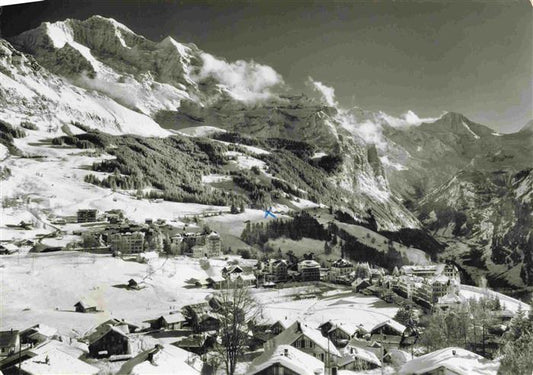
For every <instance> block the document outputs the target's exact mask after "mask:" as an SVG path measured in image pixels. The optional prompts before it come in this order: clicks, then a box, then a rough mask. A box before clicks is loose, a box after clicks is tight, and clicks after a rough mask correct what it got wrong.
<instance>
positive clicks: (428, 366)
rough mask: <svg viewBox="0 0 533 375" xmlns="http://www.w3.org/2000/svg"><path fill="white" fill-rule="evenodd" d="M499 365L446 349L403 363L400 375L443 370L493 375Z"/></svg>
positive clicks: (471, 354)
mask: <svg viewBox="0 0 533 375" xmlns="http://www.w3.org/2000/svg"><path fill="white" fill-rule="evenodd" d="M499 367H500V363H499V362H497V361H491V360H489V359H486V358H484V357H482V356H480V355H478V354H475V353H472V352H471V351H468V350H465V349H462V348H457V347H448V348H444V349H440V350H437V351H434V352H431V353H428V354H426V355H423V356H420V357H418V358H415V359H413V360H411V361H409V362H407V363H405V364H404V365H403V366H402V368H401V369H400V374H425V373H428V372H431V371H434V370H436V369H438V368H444V369H447V370H448V371H451V372H453V373H455V374H459V375H469V374H477V375H495V374H497V372H498V368H499Z"/></svg>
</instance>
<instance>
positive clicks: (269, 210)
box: [265, 207, 276, 219]
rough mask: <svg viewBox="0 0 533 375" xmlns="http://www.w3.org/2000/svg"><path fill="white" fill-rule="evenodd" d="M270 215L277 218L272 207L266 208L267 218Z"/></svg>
mask: <svg viewBox="0 0 533 375" xmlns="http://www.w3.org/2000/svg"><path fill="white" fill-rule="evenodd" d="M269 216H272V217H273V218H274V219H275V218H276V215H274V214H273V213H272V207H270V208H269V209H268V210H265V219H266V218H268V217H269Z"/></svg>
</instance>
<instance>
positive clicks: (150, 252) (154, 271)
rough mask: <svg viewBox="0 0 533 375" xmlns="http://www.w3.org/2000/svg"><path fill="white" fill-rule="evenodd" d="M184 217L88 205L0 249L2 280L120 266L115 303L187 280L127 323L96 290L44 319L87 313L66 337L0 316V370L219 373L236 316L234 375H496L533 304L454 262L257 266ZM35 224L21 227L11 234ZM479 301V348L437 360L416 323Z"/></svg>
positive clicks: (268, 262)
mask: <svg viewBox="0 0 533 375" xmlns="http://www.w3.org/2000/svg"><path fill="white" fill-rule="evenodd" d="M183 221H185V220H183ZM187 221H190V224H185V225H183V226H182V227H181V228H180V227H178V226H177V225H171V224H170V223H167V222H166V221H165V220H161V219H156V220H152V219H146V220H145V222H144V223H135V222H131V221H129V220H127V219H126V218H125V217H124V215H123V213H122V212H121V211H120V210H111V211H107V212H104V213H100V212H98V211H97V210H95V209H80V210H78V211H77V215H76V216H75V217H57V218H54V219H53V220H52V221H51V225H53V226H54V228H56V230H55V231H54V232H52V234H51V235H46V236H39V238H35V239H34V240H29V239H25V240H19V241H9V242H3V243H2V244H0V250H1V252H2V254H4V255H2V258H3V259H2V260H10V261H11V262H10V263H9V262H4V263H2V272H3V274H4V273H5V272H6V268H7V267H9V266H10V265H12V266H13V268H15V267H17V266H18V265H20V262H21V258H20V257H21V255H22V256H23V259H24V260H26V261H28V260H29V259H31V268H30V270H29V271H25V274H28V275H29V276H30V277H31V276H32V275H35V274H38V273H39V271H35V262H36V261H37V262H39V261H43V262H48V261H52V260H53V258H52V257H54V256H60V255H64V254H65V255H68V254H77V255H79V256H83V257H84V258H83V259H90V261H88V262H86V263H87V264H83V262H81V261H79V260H78V261H77V263H74V265H73V267H74V268H75V269H74V270H73V272H79V273H80V274H81V272H82V271H81V267H84V269H85V268H86V269H87V270H90V269H91V266H92V267H99V266H100V265H102V267H104V266H103V265H104V264H106V265H105V267H109V265H107V263H104V262H114V263H113V264H114V265H115V266H113V267H110V268H109V273H110V275H109V277H110V278H112V279H113V280H115V279H116V277H118V276H117V275H118V273H119V271H118V269H119V268H122V267H135V270H136V272H125V273H124V276H122V274H121V276H120V277H122V278H121V279H120V281H121V283H120V284H115V285H112V286H111V288H107V287H106V288H107V289H106V291H108V290H113V293H116V292H122V291H124V292H126V291H127V292H129V293H138V294H139V295H143V296H145V297H143V298H145V299H146V300H148V298H153V296H152V295H153V294H154V293H156V294H159V293H161V291H158V289H156V288H161V285H162V284H164V283H163V282H159V281H158V280H159V279H158V278H162V277H163V276H166V277H167V278H169V280H170V279H173V278H176V277H177V276H179V277H180V280H181V284H180V285H178V284H177V283H172V284H171V283H170V281H165V283H168V285H169V287H168V288H167V289H166V290H165V293H166V295H171V294H174V296H173V297H172V298H170V299H169V300H170V301H174V302H172V303H170V305H168V307H167V306H164V304H163V303H161V304H157V303H155V302H154V303H153V304H152V302H147V307H146V309H145V310H144V311H142V312H141V311H140V310H139V312H138V313H136V314H130V311H127V310H124V311H121V312H120V313H121V314H122V315H119V314H117V311H116V308H114V307H109V306H112V301H110V300H108V299H107V298H108V297H106V294H105V293H107V292H101V291H100V289H99V288H101V285H98V286H95V287H93V288H92V290H93V292H90V293H87V294H85V295H80V298H79V299H76V300H71V301H70V308H65V307H55V309H54V310H55V311H52V312H49V313H47V314H56V315H54V316H58V315H57V314H60V313H61V312H63V313H64V314H68V315H69V316H72V317H73V316H75V317H76V318H73V319H74V320H73V321H75V319H78V318H77V317H81V318H80V319H82V320H80V322H81V321H83V322H84V326H83V327H76V329H75V328H74V327H69V328H71V329H70V331H69V332H68V333H67V331H68V330H67V329H66V328H65V326H63V324H65V323H64V322H63V321H62V319H61V321H57V320H55V322H57V325H59V326H60V327H55V326H53V322H54V319H49V320H47V319H46V317H47V316H49V315H47V314H37V315H36V316H35V317H38V316H43V317H44V318H43V320H44V321H35V322H33V323H32V324H30V325H28V326H20V324H22V321H21V320H17V319H16V318H14V319H13V321H15V322H17V321H18V322H19V326H16V324H14V326H5V325H4V324H5V323H4V322H5V321H6V320H7V319H5V317H4V319H3V325H2V327H1V332H0V346H1V348H0V349H1V354H0V356H1V357H0V371H2V373H3V374H28V375H30V374H32V375H33V374H35V375H37V374H44V373H48V374H66V373H76V374H107V373H117V374H153V373H159V374H166V373H179V374H209V373H211V374H217V373H220V374H223V373H227V372H228V368H230V367H228V362H227V358H224V353H227V347H228V343H227V342H226V341H227V338H225V335H224V334H225V332H226V331H227V329H228V327H227V324H228V316H236V315H238V316H239V317H240V318H239V322H238V324H236V326H233V327H232V329H237V328H238V329H240V330H242V331H243V332H244V336H243V337H242V338H241V339H240V340H239V344H238V347H236V348H235V349H236V351H237V352H238V353H236V355H235V358H234V360H233V361H232V363H231V366H232V367H231V369H230V370H229V372H231V373H235V374H282V373H285V374H287V373H288V374H324V375H326V374H345V375H348V374H351V373H360V372H361V371H363V373H366V372H368V373H376V371H377V373H379V372H381V373H395V372H397V373H401V374H411V373H417V374H418V373H431V374H433V373H441V372H440V371H449V372H453V373H459V374H462V373H465V374H466V373H496V372H497V369H498V366H499V363H498V361H497V359H495V358H493V357H494V353H495V352H496V349H497V348H498V342H499V340H500V338H501V337H502V335H504V334H505V332H506V331H507V330H508V329H509V325H510V322H511V320H512V319H514V317H515V316H516V315H517V314H520V313H521V311H527V309H528V308H529V307H528V306H527V305H525V304H522V303H520V301H517V300H515V299H512V298H510V297H507V296H504V295H502V294H499V293H496V292H493V291H490V290H488V289H482V288H476V287H473V286H468V285H462V284H461V279H460V274H459V271H458V269H457V267H456V266H455V265H454V264H451V263H446V264H431V265H423V266H418V265H405V266H402V267H400V268H395V269H394V270H393V271H392V272H388V271H387V270H385V269H383V268H380V267H376V266H373V265H372V264H369V263H354V262H351V261H349V260H347V259H344V258H338V259H331V260H330V261H328V262H327V263H326V264H324V262H322V264H321V263H319V262H318V261H317V260H315V259H314V254H313V253H308V254H304V256H303V257H302V258H298V257H296V256H294V255H291V256H283V255H280V254H274V255H275V256H271V257H266V256H263V257H262V258H261V259H253V258H251V257H250V256H249V254H246V253H247V249H241V250H239V249H237V251H236V252H235V253H236V254H230V253H228V252H227V251H223V249H224V246H223V243H222V240H221V236H220V235H219V234H218V233H216V232H215V231H212V230H211V229H210V228H209V226H208V225H205V223H204V224H203V225H202V221H201V220H198V218H194V219H192V220H187ZM29 228H31V226H30V225H29V224H27V223H20V225H19V226H18V228H17V230H21V231H24V230H28V229H29ZM69 231H70V232H69ZM245 254H246V256H245ZM61 259H63V258H61ZM77 259H80V258H77ZM24 260H23V262H24ZM91 262H92V263H93V264H92V265H91V264H90V263H91ZM117 262H118V263H117ZM116 265H120V266H119V267H117V266H116ZM47 267H48V266H46V265H43V269H45V268H47ZM172 267H173V270H172ZM67 272H68V271H67V270H65V274H66V273H67ZM113 273H117V275H113ZM178 274H179V275H178ZM126 275H133V276H132V277H130V278H126ZM3 277H5V274H4V276H3ZM102 282H104V281H99V283H102ZM82 284H83V282H82ZM17 287H19V286H17ZM83 287H85V288H87V286H86V285H82V286H80V288H83ZM13 288H15V287H13ZM6 290H8V288H6ZM170 290H172V292H170ZM102 293H104V294H102ZM143 293H144V294H143ZM180 293H181V294H180ZM187 293H188V294H187ZM244 293H246V298H245V297H243V296H244ZM71 294H72V293H71ZM114 295H115V294H113V296H114ZM148 295H150V297H147V296H148ZM117 296H118V295H117ZM236 296H239V297H242V298H243V299H242V301H245V303H242V304H241V305H239V306H236V309H237V310H238V311H240V313H238V314H236V313H235V312H234V311H233V313H232V312H231V311H229V310H228V308H229V307H228V306H231V304H232V303H235V302H234V301H235V299H236ZM158 297H159V296H158ZM117 298H119V297H117ZM120 298H122V297H120ZM143 298H141V300H142V299H143ZM110 299H113V297H111V298H110ZM159 299H160V298H159ZM475 299H477V300H483V301H485V300H486V301H497V302H496V304H497V305H498V307H496V308H495V309H494V310H495V311H494V314H492V315H493V316H494V317H495V319H493V320H491V322H490V324H489V323H487V326H486V327H485V326H483V327H482V328H483V332H482V333H483V337H481V335H478V336H479V338H478V339H475V340H474V344H473V345H471V349H472V351H470V350H466V349H464V348H460V347H455V346H453V347H447V348H443V349H439V350H433V351H432V350H429V349H430V348H429V347H428V346H427V345H425V344H424V341H423V340H422V339H421V338H422V337H423V336H424V329H425V328H424V327H422V326H419V324H418V322H419V321H420V320H421V318H423V317H424V316H432V315H433V314H438V313H441V312H446V311H447V312H450V311H456V312H457V313H458V314H461V313H463V312H464V306H465V305H467V304H468V301H469V300H475ZM137 300H138V299H130V300H129V301H137ZM187 300H189V302H190V303H189V302H187ZM120 302H121V305H124V306H127V305H128V303H124V301H122V300H121V301H120ZM130 303H131V302H130ZM106 306H107V307H106ZM4 310H5V309H4ZM30 310H32V309H31V308H29V307H26V308H24V309H22V311H26V312H32V311H30ZM107 310H115V311H107ZM252 310H253V311H252ZM12 313H13V314H14V315H18V314H19V313H16V312H14V311H13V312H12ZM72 314H74V315H72ZM232 314H233V315H232ZM128 315H129V316H128ZM400 320H401V321H400ZM50 323H52V324H50ZM234 324H235V323H234ZM67 326H68V324H67ZM476 327H477V326H476V323H475V322H474V323H473V328H474V330H475V329H476ZM465 332H466V331H465ZM465 344H466V333H465ZM480 353H481V354H483V355H480ZM490 358H493V359H490ZM225 360H226V361H225ZM283 371H285V372H283ZM365 371H366V372H365ZM373 371H374V372H373Z"/></svg>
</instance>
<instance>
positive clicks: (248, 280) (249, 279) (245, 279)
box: [230, 274, 256, 288]
mask: <svg viewBox="0 0 533 375" xmlns="http://www.w3.org/2000/svg"><path fill="white" fill-rule="evenodd" d="M234 275H235V274H234ZM230 279H231V282H232V283H233V285H234V286H235V287H237V288H245V287H249V286H254V285H255V283H256V278H255V276H254V275H252V274H247V275H244V274H236V276H235V277H231V276H230Z"/></svg>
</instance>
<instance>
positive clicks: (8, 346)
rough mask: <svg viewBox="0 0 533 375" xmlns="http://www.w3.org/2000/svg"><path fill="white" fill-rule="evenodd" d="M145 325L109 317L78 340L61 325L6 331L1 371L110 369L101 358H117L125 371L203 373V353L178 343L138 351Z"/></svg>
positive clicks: (80, 373)
mask: <svg viewBox="0 0 533 375" xmlns="http://www.w3.org/2000/svg"><path fill="white" fill-rule="evenodd" d="M142 334H144V333H142V332H141V328H140V327H139V326H138V325H136V324H132V323H128V322H125V321H123V320H118V319H114V318H112V319H109V320H107V321H106V322H103V323H101V324H99V325H98V326H96V327H95V328H93V329H92V330H90V332H89V333H87V334H86V335H85V336H84V337H82V338H80V339H79V340H74V339H72V338H70V337H66V336H62V335H59V334H58V332H57V330H55V329H53V328H51V327H47V326H43V325H36V326H33V327H30V328H28V329H26V330H24V331H14V330H11V331H5V332H0V349H1V354H0V373H2V374H4V375H43V374H50V375H56V374H76V375H98V374H104V373H109V370H104V369H102V367H101V366H100V367H99V366H98V359H102V358H107V360H108V361H109V363H117V364H118V367H117V368H119V370H118V371H117V372H118V373H120V374H154V373H159V374H172V373H179V374H194V375H198V374H200V373H201V370H202V367H203V362H202V360H201V359H200V357H199V356H197V355H195V354H193V353H191V352H188V351H186V350H183V349H181V348H179V347H177V346H174V345H161V344H155V345H153V346H152V347H150V348H148V349H145V350H143V349H141V350H138V352H137V353H134V350H133V349H132V342H133V341H134V336H135V335H137V336H139V335H142Z"/></svg>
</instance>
